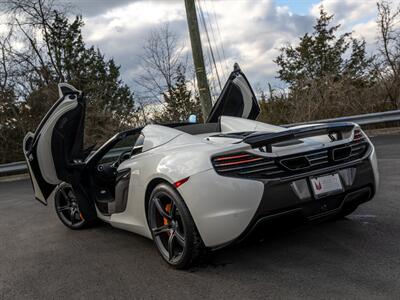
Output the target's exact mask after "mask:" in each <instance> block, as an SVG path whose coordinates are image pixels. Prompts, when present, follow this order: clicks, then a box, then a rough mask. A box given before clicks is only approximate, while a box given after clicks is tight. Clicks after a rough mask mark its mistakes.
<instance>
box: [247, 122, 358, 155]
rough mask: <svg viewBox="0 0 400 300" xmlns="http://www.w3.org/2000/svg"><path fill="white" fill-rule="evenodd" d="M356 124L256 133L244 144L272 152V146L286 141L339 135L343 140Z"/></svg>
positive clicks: (335, 124) (323, 125) (336, 124)
mask: <svg viewBox="0 0 400 300" xmlns="http://www.w3.org/2000/svg"><path fill="white" fill-rule="evenodd" d="M355 125H356V124H354V123H349V122H343V123H330V124H320V125H310V126H307V127H301V128H293V129H288V130H285V131H281V132H273V133H270V132H256V133H253V134H250V135H248V136H247V137H245V138H244V139H243V142H245V143H247V144H250V145H251V146H252V147H253V148H258V147H266V150H267V152H272V145H273V144H277V143H280V142H284V141H289V140H294V139H302V138H307V137H312V136H318V135H323V134H328V135H330V134H337V139H338V140H341V139H343V132H350V131H352V130H353V129H354V126H355Z"/></svg>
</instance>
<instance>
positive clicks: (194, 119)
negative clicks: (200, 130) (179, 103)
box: [188, 115, 197, 123]
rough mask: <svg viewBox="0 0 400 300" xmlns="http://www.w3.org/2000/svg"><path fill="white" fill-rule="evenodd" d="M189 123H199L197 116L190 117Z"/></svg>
mask: <svg viewBox="0 0 400 300" xmlns="http://www.w3.org/2000/svg"><path fill="white" fill-rule="evenodd" d="M188 121H189V123H197V117H196V115H190V116H189V119H188Z"/></svg>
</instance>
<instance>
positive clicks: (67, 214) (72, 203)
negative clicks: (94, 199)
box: [54, 182, 88, 229]
mask: <svg viewBox="0 0 400 300" xmlns="http://www.w3.org/2000/svg"><path fill="white" fill-rule="evenodd" d="M54 207H55V209H56V213H57V216H58V218H59V219H60V220H61V222H62V223H63V224H64V225H65V226H67V227H68V228H71V229H81V228H84V227H86V226H87V225H88V221H87V220H85V218H84V216H83V215H82V213H81V211H80V209H79V206H78V202H77V199H76V196H75V192H74V190H73V188H72V186H71V185H69V184H67V183H65V182H63V183H61V184H60V185H59V186H58V187H57V190H56V193H55V195H54Z"/></svg>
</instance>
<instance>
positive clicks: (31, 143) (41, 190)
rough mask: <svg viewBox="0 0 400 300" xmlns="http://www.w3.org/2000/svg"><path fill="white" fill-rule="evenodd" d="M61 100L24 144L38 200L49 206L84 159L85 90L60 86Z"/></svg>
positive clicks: (69, 181) (29, 134)
mask: <svg viewBox="0 0 400 300" xmlns="http://www.w3.org/2000/svg"><path fill="white" fill-rule="evenodd" d="M58 90H59V96H60V97H59V99H58V100H57V101H56V102H55V104H54V105H53V106H52V107H51V108H50V110H49V111H48V112H47V114H46V115H45V116H44V118H43V119H42V120H41V122H40V123H39V126H38V127H37V128H36V130H35V132H34V133H32V132H29V133H28V134H27V135H26V136H25V138H24V141H23V151H24V155H25V159H26V162H27V165H28V170H29V174H30V177H31V181H32V185H33V188H34V192H35V198H36V199H37V200H39V201H40V202H42V203H44V204H47V198H48V197H49V196H50V194H51V193H52V191H53V190H54V188H55V187H56V186H57V184H59V183H61V182H62V181H65V182H68V183H71V182H72V179H73V177H74V176H76V175H77V173H79V172H80V170H81V169H82V166H83V165H84V163H83V162H82V159H83V130H84V118H85V107H86V105H85V101H84V97H83V94H82V92H81V91H79V90H77V89H75V88H74V87H73V86H71V85H68V84H66V83H60V84H59V85H58Z"/></svg>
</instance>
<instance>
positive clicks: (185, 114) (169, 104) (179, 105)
mask: <svg viewBox="0 0 400 300" xmlns="http://www.w3.org/2000/svg"><path fill="white" fill-rule="evenodd" d="M184 74H185V72H184V70H182V67H179V68H178V70H177V76H176V78H175V81H176V82H175V85H173V86H172V87H171V88H169V90H168V91H167V92H166V93H164V94H163V96H164V105H165V108H164V110H163V111H162V112H161V114H160V115H156V116H155V118H154V120H155V121H156V122H182V121H187V119H188V118H189V116H190V115H192V114H194V115H196V116H200V115H201V106H200V103H199V99H198V98H197V97H193V95H192V91H190V90H189V89H188V88H187V82H186V78H185V75H184Z"/></svg>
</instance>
